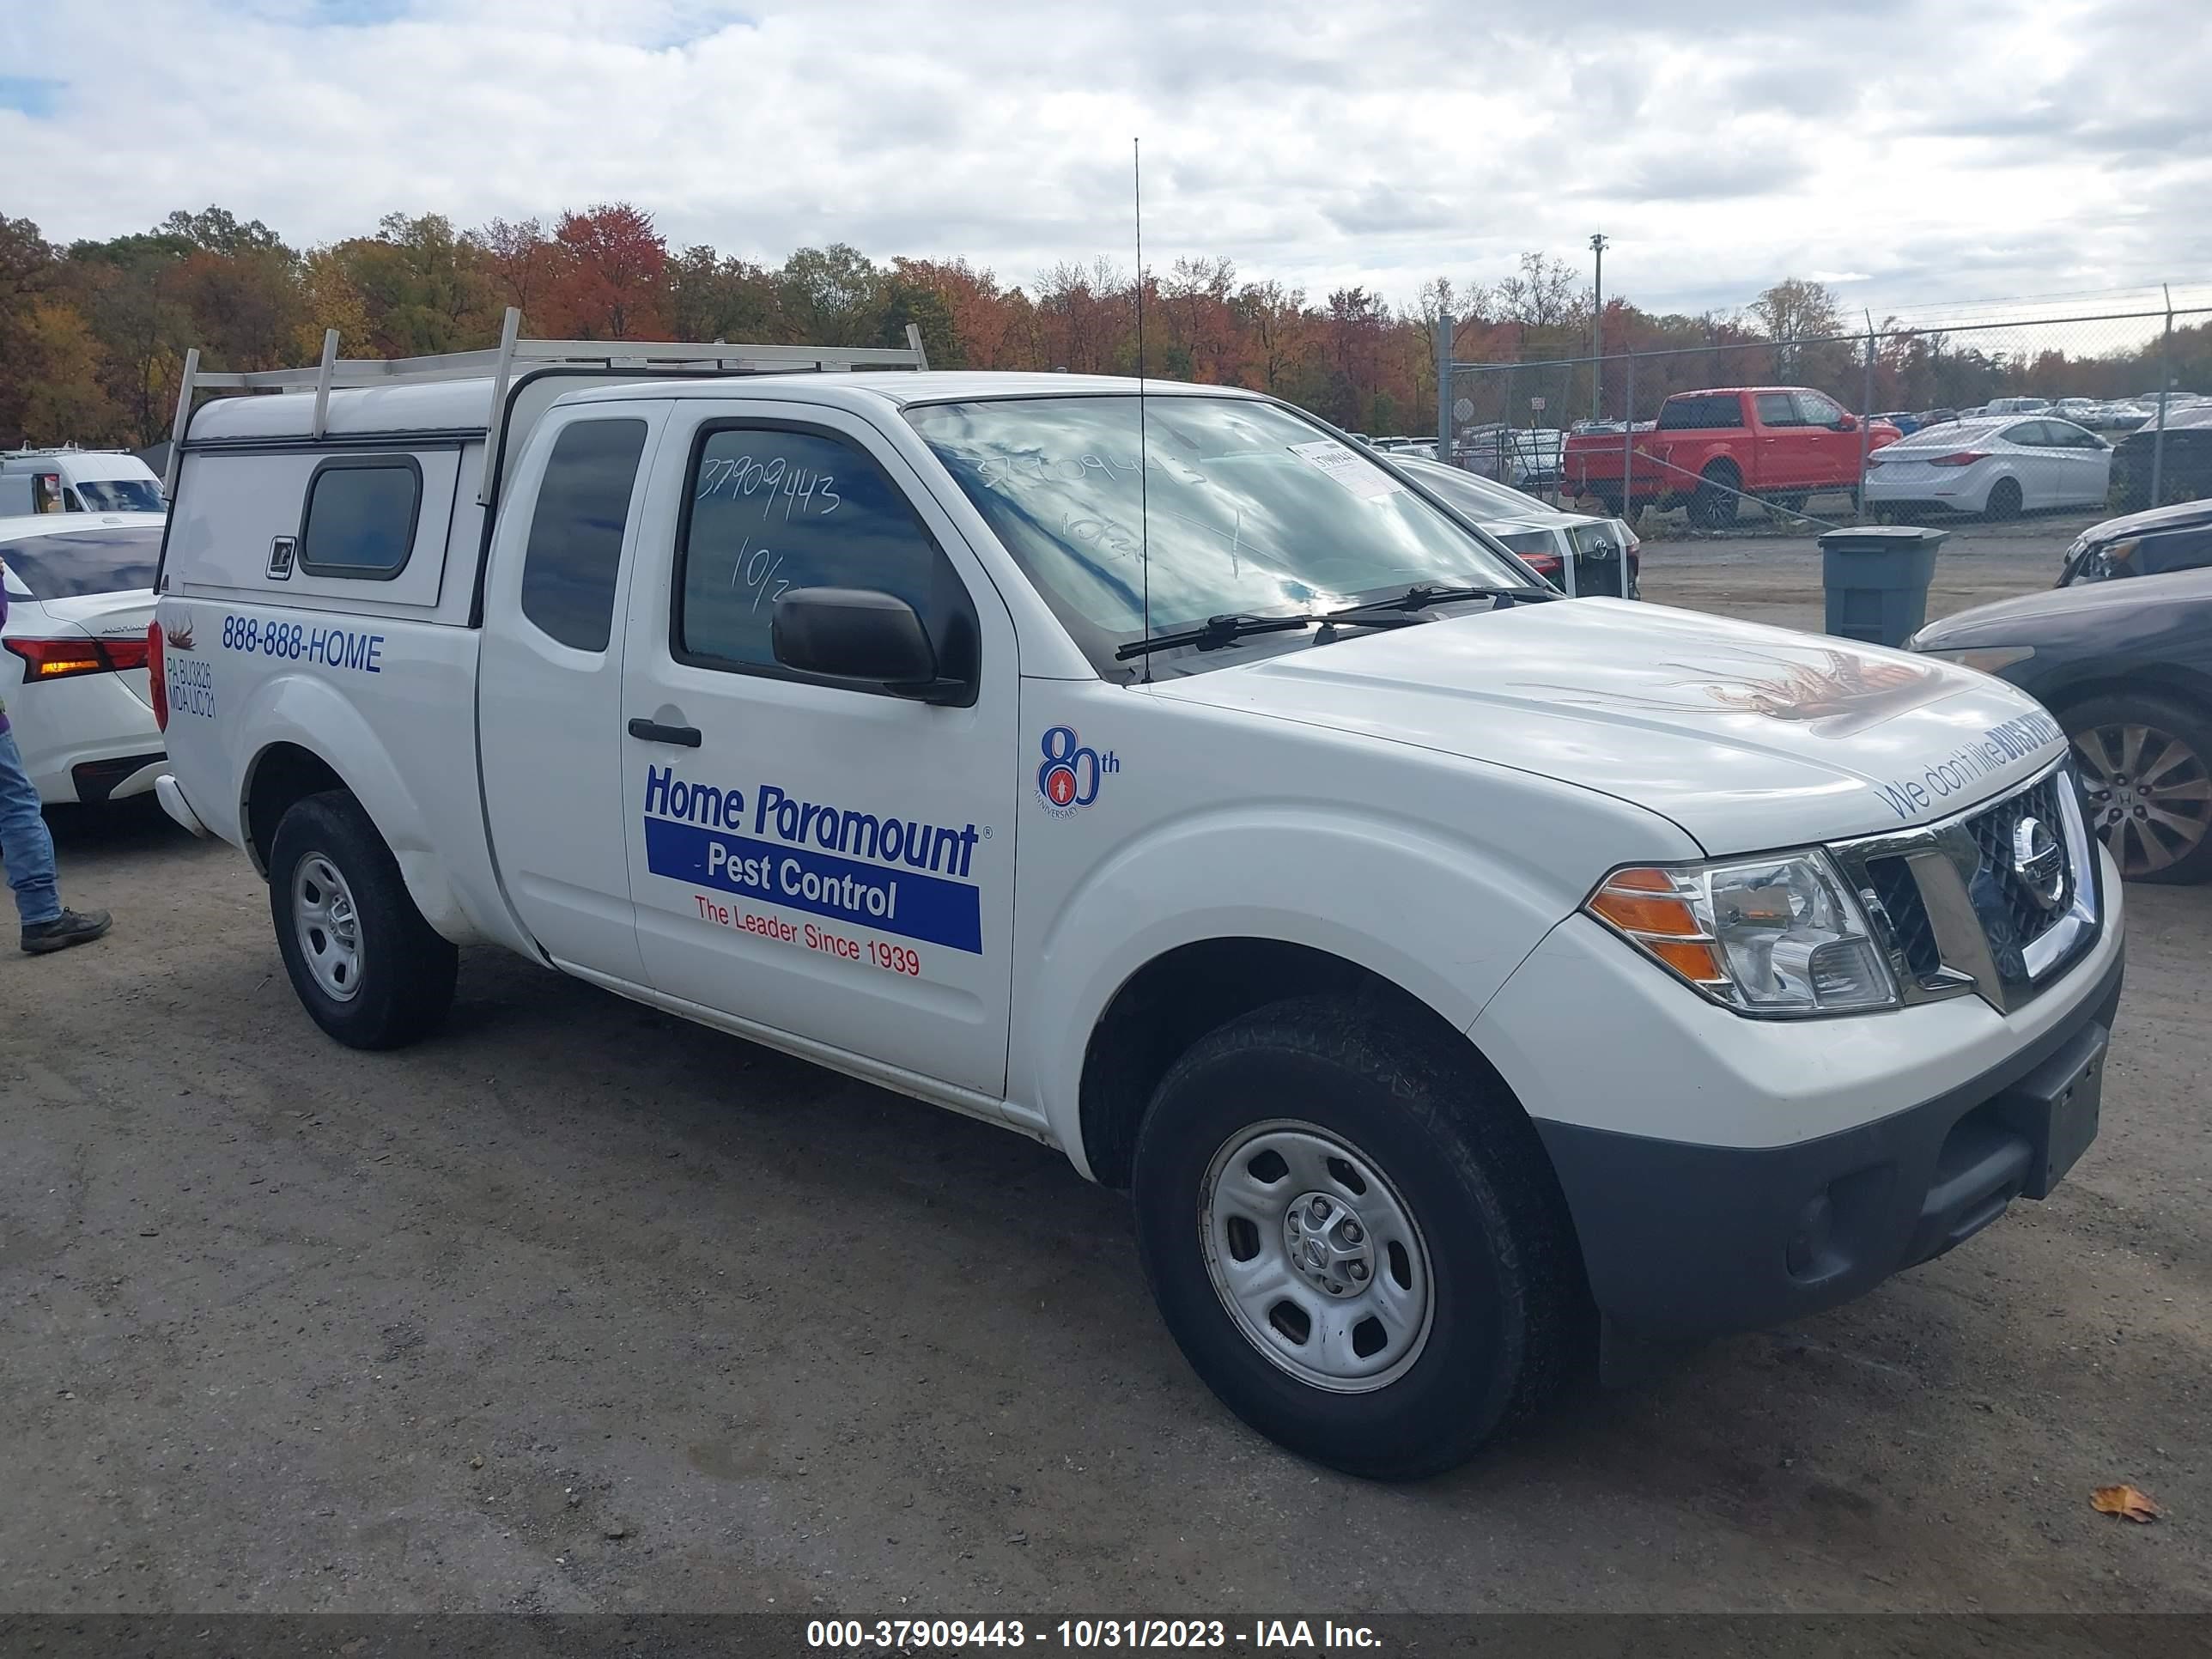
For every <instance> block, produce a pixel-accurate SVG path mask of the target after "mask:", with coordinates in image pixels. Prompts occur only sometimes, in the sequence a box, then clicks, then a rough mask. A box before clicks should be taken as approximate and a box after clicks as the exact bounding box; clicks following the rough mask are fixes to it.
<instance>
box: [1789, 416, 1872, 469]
mask: <svg viewBox="0 0 2212 1659" xmlns="http://www.w3.org/2000/svg"><path fill="white" fill-rule="evenodd" d="M1791 395H1792V396H1794V397H1795V398H1796V399H1797V414H1798V417H1799V418H1800V419H1801V420H1802V421H1803V422H1805V432H1806V440H1807V441H1808V443H1809V444H1810V445H1811V446H1812V447H1811V449H1810V451H1809V452H1808V459H1809V460H1810V462H1811V465H1812V468H1813V471H1812V476H1811V480H1810V481H1811V482H1812V483H1814V484H1816V485H1820V486H1821V487H1824V488H1826V489H1857V487H1858V482H1859V445H1860V443H1861V442H1862V440H1861V438H1860V436H1859V431H1858V427H1857V424H1856V423H1854V424H1853V425H1852V427H1851V428H1850V430H1849V431H1844V430H1842V429H1841V424H1842V422H1844V420H1846V419H1848V418H1849V417H1850V411H1849V410H1846V409H1845V408H1844V406H1843V405H1842V404H1839V403H1838V402H1837V401H1836V400H1835V399H1834V398H1831V397H1830V396H1828V394H1827V393H1826V392H1795V393H1792V394H1791Z"/></svg>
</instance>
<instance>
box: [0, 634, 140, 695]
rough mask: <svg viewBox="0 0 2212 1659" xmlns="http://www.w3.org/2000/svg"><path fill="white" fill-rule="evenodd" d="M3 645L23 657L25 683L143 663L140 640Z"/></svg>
mask: <svg viewBox="0 0 2212 1659" xmlns="http://www.w3.org/2000/svg"><path fill="white" fill-rule="evenodd" d="M6 644H7V647H8V649H9V651H10V652H11V653H14V654H15V655H16V656H18V657H21V659H23V663H24V667H23V684H26V685H44V684H46V682H47V681H48V680H67V679H74V678H76V677H77V676H78V675H79V674H112V673H116V672H118V671H121V670H123V669H126V668H143V667H144V666H145V665H146V641H143V640H9V641H6Z"/></svg>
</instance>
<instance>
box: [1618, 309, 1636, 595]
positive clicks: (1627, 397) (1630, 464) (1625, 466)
mask: <svg viewBox="0 0 2212 1659" xmlns="http://www.w3.org/2000/svg"><path fill="white" fill-rule="evenodd" d="M1621 355H1622V356H1625V357H1626V358H1627V359H1628V380H1627V388H1626V392H1625V393H1624V395H1623V398H1622V402H1621V405H1620V521H1621V523H1623V524H1625V525H1626V526H1628V527H1629V529H1630V530H1631V531H1633V530H1634V529H1635V528H1636V520H1637V519H1638V513H1637V511H1636V354H1635V353H1634V352H1633V351H1627V350H1624V351H1623V352H1622V354H1621ZM1621 568H1622V569H1624V570H1626V568H1628V561H1627V560H1626V558H1623V559H1622V560H1621ZM1620 580H1621V581H1622V582H1623V583H1624V584H1626V581H1627V580H1628V578H1627V577H1626V576H1623V577H1622V578H1621V579H1620ZM1622 591H1623V592H1626V587H1625V586H1624V587H1623V590H1622Z"/></svg>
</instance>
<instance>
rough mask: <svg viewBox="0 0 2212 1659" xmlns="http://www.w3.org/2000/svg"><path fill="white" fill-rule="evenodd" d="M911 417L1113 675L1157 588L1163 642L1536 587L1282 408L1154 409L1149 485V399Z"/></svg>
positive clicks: (934, 411)
mask: <svg viewBox="0 0 2212 1659" xmlns="http://www.w3.org/2000/svg"><path fill="white" fill-rule="evenodd" d="M907 419H908V421H909V422H912V423H913V425H914V428H915V430H916V431H917V432H919V433H920V434H921V437H922V440H923V441H924V442H926V443H927V444H928V445H929V447H930V448H931V449H932V450H933V451H934V452H935V453H936V454H937V457H938V459H939V460H941V461H943V462H944V463H945V467H946V469H947V470H948V471H951V474H952V477H954V479H955V480H956V481H957V483H959V485H960V488H961V489H962V490H963V492H965V494H966V495H967V496H968V499H969V501H972V502H973V503H974V504H975V508H976V510H977V511H978V512H980V513H981V514H982V515H983V517H984V519H985V520H987V522H988V523H989V525H990V526H991V528H992V529H993V531H994V532H996V533H997V535H998V537H999V538H1000V540H1001V541H1002V542H1004V543H1005V544H1006V547H1007V549H1008V550H1009V551H1011V552H1012V554H1013V556H1014V557H1015V558H1016V559H1017V560H1018V562H1020V564H1021V566H1022V568H1023V569H1024V571H1025V572H1027V573H1028V574H1029V576H1030V580H1032V581H1034V582H1036V585H1037V587H1038V589H1039V590H1040V591H1041V592H1042V593H1043V594H1044V596H1045V599H1046V601H1047V603H1048V604H1049V605H1051V606H1052V607H1053V610H1054V613H1055V614H1056V615H1057V616H1058V617H1060V621H1061V622H1062V623H1064V624H1065V625H1066V627H1067V628H1068V629H1069V631H1070V632H1071V633H1072V634H1073V635H1074V636H1075V639H1076V641H1077V643H1078V644H1079V645H1080V646H1081V647H1083V648H1084V650H1085V653H1086V654H1088V655H1089V656H1090V657H1091V659H1092V661H1093V662H1095V663H1097V664H1098V665H1100V666H1101V668H1102V669H1104V668H1106V667H1108V666H1109V665H1110V664H1111V663H1112V660H1113V653H1114V651H1115V648H1116V647H1120V646H1122V645H1126V644H1127V643H1129V642H1130V641H1133V640H1136V639H1138V638H1140V637H1142V636H1143V635H1144V634H1145V632H1146V626H1145V623H1146V590H1147V587H1148V586H1149V589H1150V595H1151V632H1152V633H1154V634H1161V633H1166V632H1168V631H1170V630H1172V629H1187V628H1189V627H1190V626H1191V625H1193V624H1194V623H1203V622H1205V621H1206V619H1207V618H1208V617H1216V616H1222V615H1226V614H1237V615H1243V616H1297V615H1303V614H1307V613H1318V612H1320V611H1331V610H1336V609H1339V608H1340V607H1342V606H1345V605H1352V604H1355V603H1358V601H1360V600H1363V599H1376V598H1379V597H1382V596H1383V595H1385V594H1389V593H1392V592H1402V591H1403V590H1404V589H1405V588H1406V587H1407V586H1409V585H1411V584H1414V583H1436V584H1449V585H1451V586H1500V587H1526V586H1528V585H1529V580H1528V573H1527V572H1526V571H1524V570H1522V569H1520V568H1517V567H1516V566H1515V565H1514V564H1513V562H1511V561H1510V560H1509V559H1505V558H1503V557H1500V556H1498V554H1496V553H1494V552H1493V551H1492V550H1491V549H1490V548H1489V547H1487V546H1486V545H1485V544H1484V543H1482V542H1481V541H1480V540H1479V539H1478V538H1475V537H1474V536H1473V535H1471V534H1469V533H1468V532H1467V531H1466V530H1465V529H1463V528H1462V527H1461V526H1459V525H1457V524H1455V523H1454V522H1453V521H1452V520H1450V519H1449V518H1448V517H1446V516H1445V515H1444V514H1443V513H1440V512H1438V511H1437V509H1436V508H1435V507H1431V505H1430V504H1429V503H1428V502H1427V501H1425V500H1423V499H1422V498H1421V497H1420V496H1419V495H1416V494H1415V493H1414V492H1413V490H1411V489H1407V487H1406V486H1405V485H1404V484H1403V483H1400V482H1399V480H1398V479H1397V478H1396V477H1393V476H1392V475H1391V474H1390V473H1389V472H1386V471H1384V470H1383V468H1382V467H1380V466H1378V465H1376V463H1375V462H1374V461H1373V460H1372V459H1370V458H1369V457H1368V456H1367V455H1366V454H1364V453H1362V452H1361V451H1359V450H1358V449H1357V448H1354V447H1352V446H1349V445H1346V444H1343V443H1340V442H1339V441H1337V440H1335V439H1334V438H1332V437H1330V436H1329V435H1328V434H1327V433H1326V432H1324V431H1322V429H1321V428H1318V427H1316V426H1315V425H1314V424H1313V423H1312V422H1309V421H1307V420H1304V419H1303V418H1301V417H1300V416H1297V415H1296V414H1294V413H1292V412H1291V411H1290V410H1286V409H1283V408H1280V407H1278V406H1277V405H1275V404H1263V403H1256V402H1253V401H1250V400H1249V399H1244V398H1214V397H1190V396H1187V395H1186V396H1177V395H1174V394H1169V395H1166V396H1163V397H1147V398H1146V399H1145V411H1144V431H1145V437H1146V444H1145V448H1144V452H1143V453H1144V454H1145V458H1146V459H1145V465H1144V466H1143V467H1142V469H1141V470H1140V469H1139V463H1138V455H1139V443H1138V413H1137V399H1136V398H1133V397H1127V396H1110V397H1081V396H1078V397H1066V398H1007V399H1003V400H990V401H982V402H975V403H960V404H926V405H922V406H921V407H917V408H914V409H909V410H908V411H907ZM1147 554H1149V556H1147ZM1147 564H1149V567H1150V568H1149V573H1148V572H1147V568H1146V567H1147ZM1268 637H1281V636H1279V635H1270V636H1268ZM1296 637H1306V636H1296ZM1207 660H1208V661H1209V663H1210V662H1212V661H1213V660H1218V659H1207Z"/></svg>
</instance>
